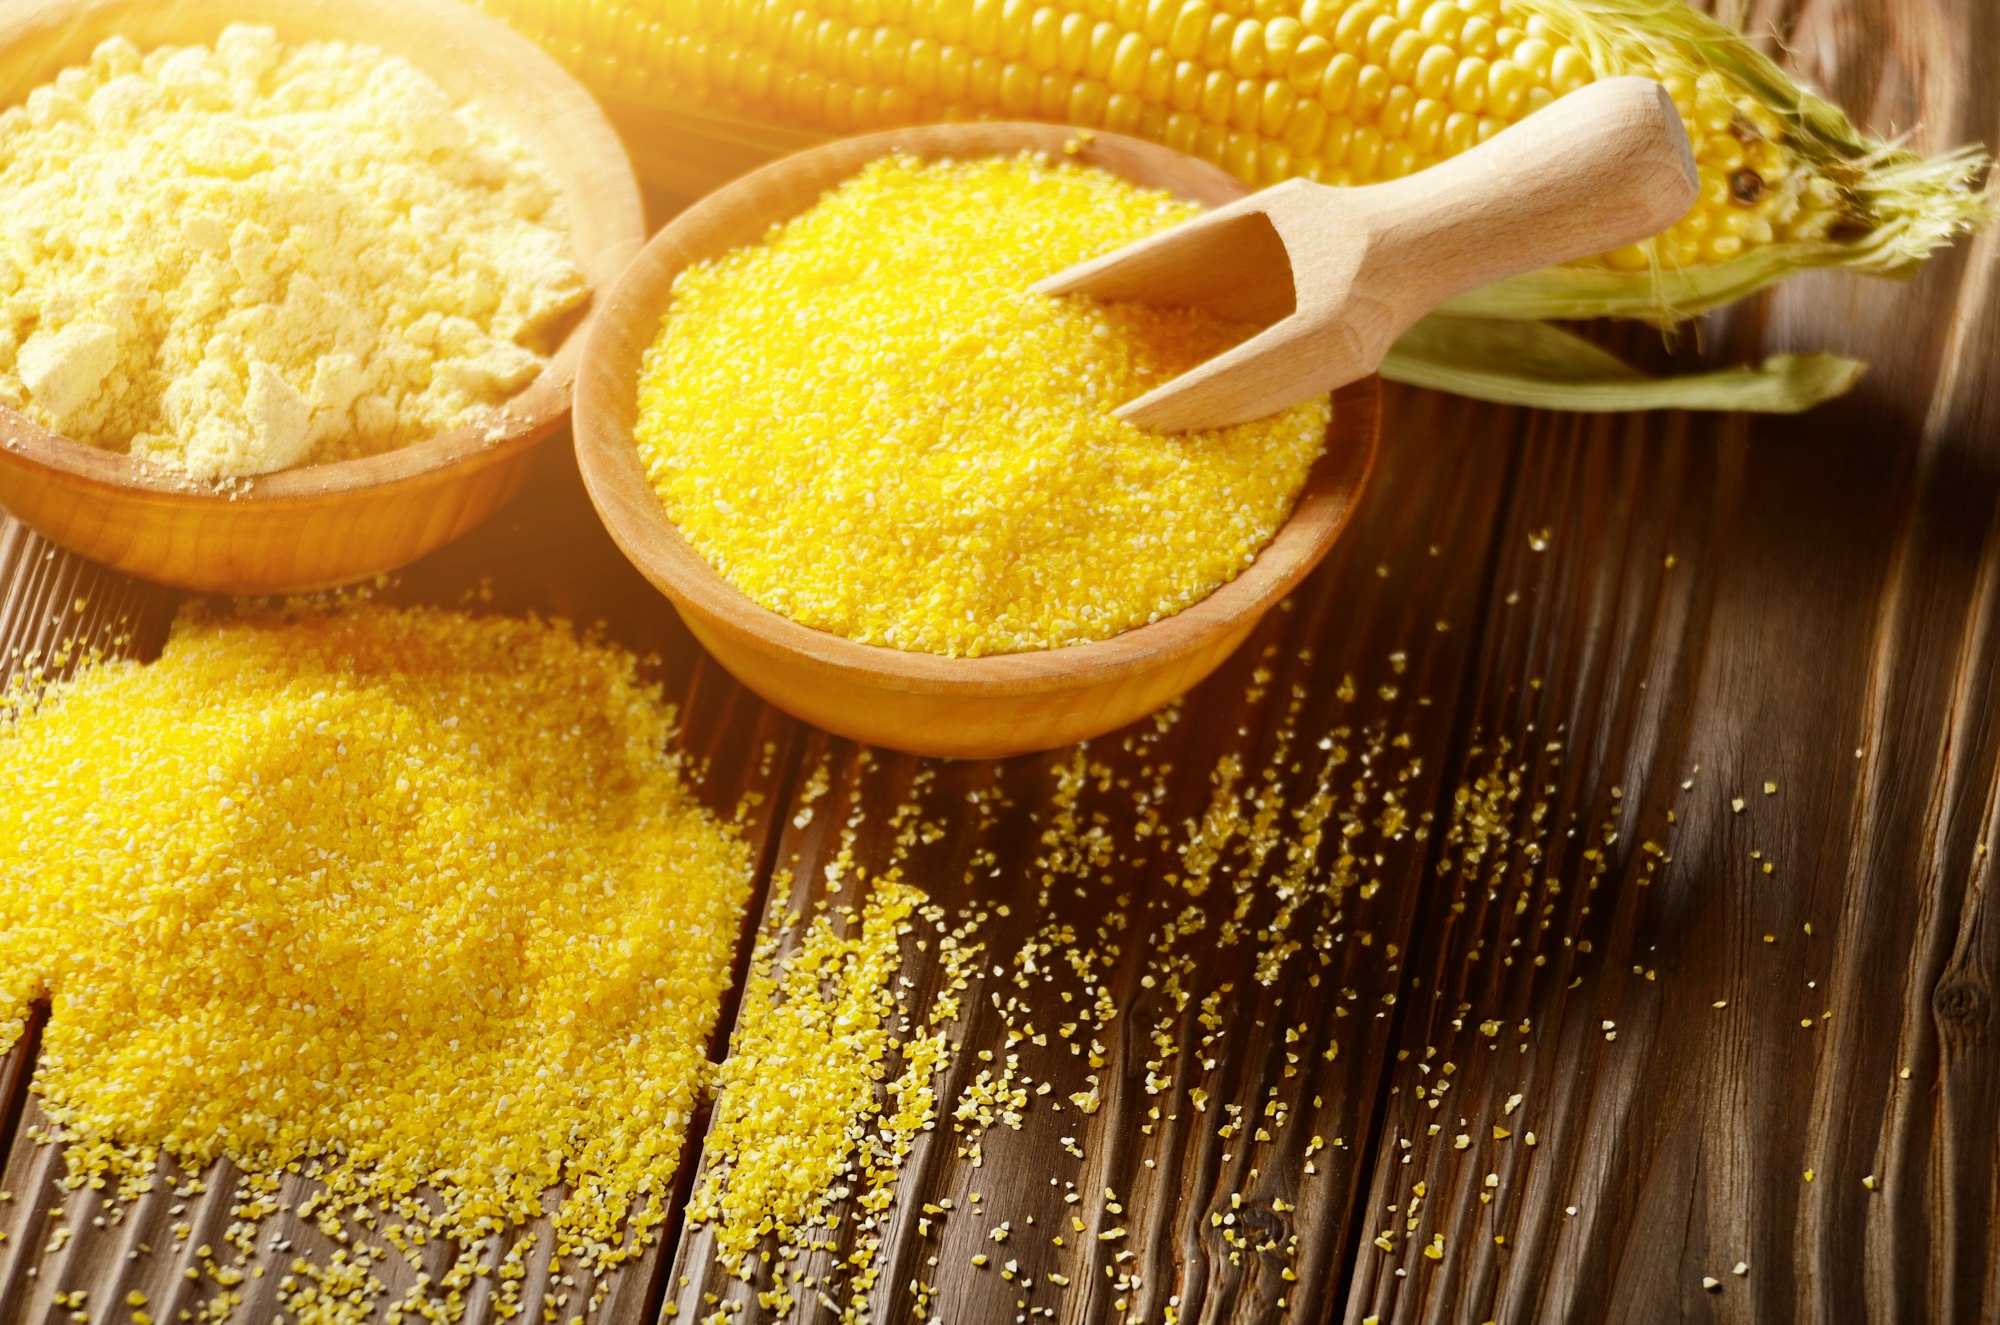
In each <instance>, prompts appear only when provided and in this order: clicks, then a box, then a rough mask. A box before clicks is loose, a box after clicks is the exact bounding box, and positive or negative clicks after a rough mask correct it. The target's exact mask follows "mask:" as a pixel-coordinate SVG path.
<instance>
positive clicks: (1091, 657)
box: [573, 121, 1381, 698]
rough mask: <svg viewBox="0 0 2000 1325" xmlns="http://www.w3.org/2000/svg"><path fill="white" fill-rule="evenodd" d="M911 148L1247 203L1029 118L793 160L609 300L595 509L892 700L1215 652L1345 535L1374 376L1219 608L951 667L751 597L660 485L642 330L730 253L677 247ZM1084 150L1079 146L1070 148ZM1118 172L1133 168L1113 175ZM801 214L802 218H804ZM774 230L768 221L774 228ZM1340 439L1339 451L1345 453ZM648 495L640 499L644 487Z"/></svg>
mask: <svg viewBox="0 0 2000 1325" xmlns="http://www.w3.org/2000/svg"><path fill="white" fill-rule="evenodd" d="M898 149H902V150H907V151H910V152H913V153H914V154H916V155H918V156H920V157H927V158H930V159H942V158H947V157H953V156H958V157H966V156H993V155H997V154H1002V153H1013V152H1020V151H1023V150H1038V151H1042V152H1044V153H1048V154H1051V155H1065V156H1068V157H1069V158H1070V159H1072V160H1080V161H1083V162H1084V163H1086V164H1097V165H1106V163H1107V162H1112V163H1120V164H1123V165H1126V166H1131V165H1135V164H1140V163H1145V164H1150V165H1153V166H1156V167H1161V168H1171V170H1172V171H1174V172H1180V173H1184V174H1185V175H1186V176H1187V177H1188V180H1189V182H1188V183H1187V184H1185V185H1183V186H1181V187H1177V188H1175V189H1174V190H1173V191H1174V192H1177V193H1180V194H1181V196H1183V197H1188V198H1191V199H1192V200H1194V201H1197V202H1201V203H1203V204H1205V205H1208V206H1218V205H1221V204H1223V203H1225V202H1228V201H1233V200H1234V199H1236V198H1239V197H1242V196H1245V195H1247V194H1248V193H1249V192H1250V190H1249V189H1248V187H1246V186H1245V185H1243V184H1242V183H1241V182H1240V181H1238V180H1237V179H1236V178H1235V177H1234V176H1232V175H1229V174H1227V173H1226V172H1224V171H1222V170H1221V169H1220V168H1218V167H1215V166H1212V165H1210V164H1208V163H1206V162H1203V161H1200V160H1198V159H1196V158H1193V157H1189V156H1187V155H1186V154H1184V153H1180V152H1176V151H1174V150H1173V149H1171V148H1167V147H1163V146H1160V145H1158V144H1155V143H1150V142H1145V141H1143V140H1140V139H1135V138H1129V137H1125V136H1122V135H1118V134H1111V133H1105V132H1101V131H1092V132H1088V133H1085V132H1084V131H1080V130H1077V129H1075V128H1072V127H1068V126H1063V125H1051V124H1044V123H1031V122H1021V121H980V122H973V123H954V124H942V125H924V126H917V127H913V128H907V129H894V130H888V131H885V132H880V133H873V134H865V135H859V136H856V137H850V138H842V139H837V140H835V141H833V142H830V143H826V144H823V145H821V146H818V147H813V148H809V149H807V150H805V151H803V152H799V153H796V154H794V155H792V156H788V157H784V158H781V159H780V160H778V161H774V162H772V163H771V164H769V165H767V166H764V167H762V168H761V169H759V170H757V171H754V172H752V173H751V174H749V175H746V176H744V177H743V178H741V179H739V180H737V181H735V182H734V183H731V184H729V185H727V186H725V187H724V188H722V189H720V190H718V191H716V192H715V193H712V194H710V195H708V196H707V197H706V198H703V199H701V200H700V201H698V202H697V203H695V204H694V205H693V206H691V207H690V208H688V209H687V210H686V211H684V212H682V213H681V214H680V215H679V216H677V217H675V218H674V219H673V220H672V221H671V222H669V223H668V224H667V225H666V226H665V227H664V228H663V229H661V230H660V232H659V233H658V234H656V235H654V237H653V239H652V241H651V242H650V243H648V244H647V246H646V247H645V249H644V250H643V251H642V252H641V253H640V255H639V256H638V257H637V258H636V259H634V261H633V262H632V264H631V266H629V267H627V268H626V271H625V274H624V275H623V276H621V277H620V278H619V280H618V281H617V283H616V284H615V285H614V286H613V287H612V289H611V290H610V292H609V294H608V296H607V298H606V300H605V303H604V316H603V317H602V318H600V319H598V321H597V322H596V324H595V325H594V326H593V327H592V329H591V332H590V336H589V339H588V342H587V344H586V347H585V354H584V363H583V368H582V371H581V372H580V374H579V376H578V382H577V397H576V410H575V420H574V428H573V433H574V440H575V446H576V452H577V460H578V465H579V468H580V469H581V470H582V473H583V478H584V484H585V487H586V489H587V490H588V491H589V494H590V498H591V502H592V504H593V505H595V506H596V507H597V510H598V514H599V516H600V517H601V518H602V519H603V521H604V524H605V527H606V529H607V530H608V531H609V532H610V534H611V536H612V539H613V541H615V542H616V543H617V544H618V546H619V547H620V549H621V550H623V551H624V553H625V555H626V556H627V558H628V559H630V560H631V561H632V562H633V564H634V565H636V566H637V567H638V568H639V570H640V571H641V573H642V574H644V575H645V577H646V578H647V579H648V580H649V581H650V582H652V584H653V585H654V586H655V587H656V588H658V589H660V590H661V591H662V592H663V593H665V594H666V595H667V597H668V598H670V599H671V600H672V601H673V602H674V603H675V605H676V606H677V607H679V608H680V609H681V610H682V611H684V612H692V613H694V614H695V615H697V616H699V617H701V618H703V619H704V620H705V621H706V622H708V623H709V624H711V625H713V626H717V627H720V628H722V629H724V630H727V631H729V632H731V633H733V634H735V635H738V636H747V637H749V639H751V640H752V641H754V642H755V643H757V644H759V645H761V646H762V647H763V648H764V649H766V650H767V651H770V652H776V653H782V654H784V655H787V656H788V657H789V659H790V660H791V661H793V662H794V663H799V664H804V665H805V666H807V667H809V668H811V669H813V670H815V671H818V672H820V673H821V674H823V675H826V676H828V677H829V678H837V679H839V680H841V681H844V682H848V683H854V682H860V683H863V684H868V685H872V686H874V687H875V688H877V689H883V690H891V691H900V692H906V693H919V694H926V695H936V696H942V697H955V698H967V697H978V696H994V695H1023V694H1036V693H1047V692H1054V691H1066V690H1076V689H1079V688H1084V687H1094V686H1097V685H1101V684H1109V683H1113V682H1117V681H1119V680H1122V679H1125V678H1128V677H1131V676H1134V675H1139V674H1143V673H1146V672H1150V671H1153V670H1155V669H1157V668H1159V667H1162V666H1164V665H1167V664H1168V663H1170V662H1172V661H1174V660H1176V659H1179V658H1181V657H1184V656H1186V655H1188V654H1191V653H1194V652H1196V651H1198V650H1200V649H1201V648H1203V647H1205V646H1207V645H1209V644H1212V643H1213V642H1214V641H1215V640H1216V639H1217V638H1219V637H1221V636H1223V635H1225V634H1227V633H1228V632H1229V631H1230V630H1231V629H1232V628H1236V629H1240V628H1242V624H1243V621H1244V619H1245V618H1246V617H1247V618H1250V619H1252V620H1254V619H1255V618H1257V617H1260V616H1262V615H1263V614H1264V613H1265V612H1267V611H1269V610H1270V609H1271V608H1272V607H1273V606H1275V605H1276V604H1277V603H1278V602H1279V600H1281V599H1282V598H1283V597H1284V596H1285V595H1286V594H1287V593H1289V592H1290V591H1291V590H1292V589H1293V588H1295V587H1296V586H1297V584H1298V582H1299V581H1300V580H1302V579H1303V578H1304V577H1305V576H1306V574H1307V573H1308V572H1309V571H1311V570H1312V568H1313V567H1314V566H1315V565H1317V564H1318V562H1319V561H1320V560H1321V558H1323V557H1324V556H1325V554H1326V552H1327V551H1328V550H1329V549H1330V548H1331V546H1332V545H1333V542H1334V540H1335V539H1336V538H1337V537H1338V536H1339V534H1340V532H1341V530H1342V529H1343V528H1345V526H1346V524H1347V522H1348V520H1349V518H1350V517H1351V515H1352V513H1353V510H1354V507H1355V505H1356V503H1357V499H1358V498H1359V496H1360V494H1361V492H1362V491H1363V489H1364V488H1365V487H1366V485H1367V482H1368V478H1369V476H1370V474H1371V473H1372V471H1373V467H1374V463H1375V458H1376V453H1377V450H1378V445H1379V433H1380V427H1379V424H1380V402H1381V380H1380V378H1379V377H1376V376H1370V377H1367V378H1364V379H1362V380H1361V381H1359V382H1356V383H1353V384H1351V385H1349V386H1347V387H1344V388H1342V389H1341V390H1340V391H1339V392H1337V393H1335V401H1334V420H1333V423H1332V425H1331V426H1330V427H1329V430H1328V438H1329V445H1328V446H1327V447H1326V449H1325V450H1324V451H1323V452H1322V453H1321V455H1320V457H1319V459H1318V460H1317V461H1316V462H1315V463H1314V465H1313V467H1312V469H1311V471H1310V472H1309V473H1308V476H1307V479H1306V483H1305V486H1304V488H1303V489H1302V490H1301V492H1300V494H1299V498H1298V501H1297V503H1296V504H1295V505H1294V507H1293V509H1292V512H1291V514H1290V515H1289V516H1287V517H1286V519H1285V521H1284V523H1283V524H1282V525H1280V526H1279V527H1278V530H1277V532H1276V533H1275V534H1274V535H1273V536H1272V538H1271V540H1270V541H1269V542H1268V543H1267V544H1266V545H1265V546H1264V547H1263V549H1262V550H1261V551H1259V552H1258V554H1257V556H1256V558H1255V560H1253V561H1252V562H1251V563H1250V564H1249V565H1248V566H1246V567H1245V568H1244V569H1243V570H1242V571H1240V572H1239V573H1238V574H1237V575H1236V577H1235V578H1233V579H1231V580H1229V581H1227V582H1225V583H1224V584H1222V585H1221V586H1219V587H1218V588H1216V589H1215V590H1214V591H1213V592H1212V593H1210V594H1209V595H1208V596H1207V597H1205V598H1203V599H1201V600H1199V601H1198V602H1195V603H1192V604H1190V605H1189V606H1187V607H1186V608H1183V609H1182V610H1181V611H1179V612H1177V613H1175V614H1173V615H1172V616H1167V617H1162V618H1160V619H1159V620H1157V621H1153V622H1149V623H1147V624H1145V625H1141V626H1135V627H1133V628H1131V629H1129V630H1126V631H1124V632H1122V633H1120V634H1117V635H1113V636H1111V637H1109V638H1107V639H1102V640H1092V641H1086V642H1083V643H1079V644H1069V645H1063V646H1061V647H1058V648H1053V649H1043V650H1034V651H1027V652H1020V653H999V654H983V655H979V656H977V657H951V656H947V655H944V654H935V653H920V652H915V651H911V650H904V649H897V648H894V647H891V646H888V645H882V644H865V643H862V642H860V641H857V640H853V639H849V638H847V637H845V636H842V635H836V634H834V633H832V632H830V631H825V630H821V629H819V628H817V627H813V626H808V625H805V624H803V623H801V622H798V621H794V620H793V619H791V618H790V617H787V616H785V615H783V614H782V613H779V612H776V611H773V610H772V609H770V608H768V607H765V606H763V605H762V604H760V603H758V602H757V601H756V600H754V599H752V598H751V597H750V596H749V595H748V594H746V593H744V592H743V591H742V590H741V589H738V588H737V587H736V586H735V585H734V584H731V583H730V582H729V581H728V580H727V579H725V578H724V577H723V576H722V574H721V573H720V572H718V571H717V570H715V568H714V567H712V566H711V565H710V564H709V563H708V561H707V560H706V559H705V558H703V557H702V556H701V555H700V554H699V553H698V552H696V551H695V550H694V548H693V547H692V545H690V544H689V543H688V542H687V540H686V538H685V537H684V536H683V535H682V534H681V532H680V528H679V526H678V525H677V524H676V523H675V522H674V521H673V520H671V519H669V518H668V516H667V513H666V510H665V508H664V506H663V505H662V504H661V503H660V501H659V498H658V496H657V494H656V493H654V491H653V489H652V488H651V486H650V484H649V483H648V482H647V480H646V475H645V466H644V462H643V460H642V459H641V458H640V455H639V451H638V445H637V442H636V440H635V439H634V438H633V436H632V429H631V426H630V425H629V424H628V423H627V422H626V421H625V420H626V418H627V417H628V416H636V413H637V394H638V376H639V370H640V367H641V365H642V361H643V355H644V347H645V346H649V345H650V344H651V343H652V339H653V337H652V336H651V335H646V336H643V337H640V338H632V337H629V336H627V335H626V334H625V333H626V331H627V329H628V328H629V327H630V326H631V325H632V324H633V323H635V322H636V323H638V324H639V325H640V326H641V327H652V328H657V326H658V324H659V319H660V317H661V316H662V315H663V314H664V312H665V309H666V306H667V304H668V302H669V300H670V296H671V290H672V285H673V281H674V278H675V277H677V276H678V275H679V273H680V271H681V270H683V269H684V268H685V266H686V265H688V262H689V261H692V260H698V258H699V257H702V256H714V255H715V253H717V252H720V251H722V249H721V248H716V249H713V250H710V249H706V248H703V249H701V250H700V251H698V252H695V253H692V254H690V255H687V256H685V257H683V258H681V259H679V260H677V259H676V258H675V257H674V256H673V254H674V251H675V250H676V249H678V248H680V247H682V246H683V245H685V244H688V243H690V242H691V241H694V240H697V239H700V238H702V237H703V235H704V232H705V231H706V230H707V229H709V228H710V227H712V226H716V225H718V223H719V222H722V221H725V220H727V219H729V218H730V217H731V214H732V213H736V212H739V211H740V212H742V213H743V221H744V223H745V224H747V223H749V220H750V219H751V214H752V212H753V211H755V210H757V209H759V206H760V201H761V199H762V198H763V197H764V196H765V195H767V194H771V193H774V192H776V193H780V194H782V193H786V192H790V191H795V190H796V188H797V187H799V181H800V179H801V177H804V178H805V179H807V180H809V181H810V182H811V184H812V186H813V187H814V189H815V190H816V191H815V194H814V196H817V195H818V193H821V192H824V190H825V188H827V187H831V185H832V184H833V183H837V182H839V181H840V180H841V179H845V178H847V177H849V176H851V175H852V174H853V173H855V171H857V170H859V169H860V168H861V167H862V166H864V165H865V164H867V163H868V162H870V161H873V160H876V159H878V158H880V157H882V156H884V155H886V154H888V153H889V152H891V151H895V150H898ZM1071 149H1075V150H1071ZM1107 168H1111V169H1113V170H1114V173H1123V172H1122V171H1120V170H1118V169H1117V167H1116V166H1115V165H1107ZM791 214H792V215H796V214H797V213H796V212H794V213H791ZM767 224H768V223H760V225H759V229H760V230H761V229H762V228H765V227H766V226H767ZM1334 443H1339V444H1334ZM635 484H636V489H635Z"/></svg>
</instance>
